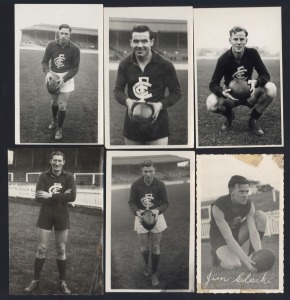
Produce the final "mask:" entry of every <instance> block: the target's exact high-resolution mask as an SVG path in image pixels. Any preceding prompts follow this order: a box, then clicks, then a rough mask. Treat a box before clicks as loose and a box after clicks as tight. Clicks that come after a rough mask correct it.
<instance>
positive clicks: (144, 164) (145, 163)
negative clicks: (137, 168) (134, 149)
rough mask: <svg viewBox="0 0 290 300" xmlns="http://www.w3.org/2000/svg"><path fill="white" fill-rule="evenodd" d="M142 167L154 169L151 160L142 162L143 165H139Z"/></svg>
mask: <svg viewBox="0 0 290 300" xmlns="http://www.w3.org/2000/svg"><path fill="white" fill-rule="evenodd" d="M144 167H148V168H150V167H154V168H155V166H154V162H153V161H152V160H149V159H148V160H144V161H143V163H142V164H141V168H144Z"/></svg>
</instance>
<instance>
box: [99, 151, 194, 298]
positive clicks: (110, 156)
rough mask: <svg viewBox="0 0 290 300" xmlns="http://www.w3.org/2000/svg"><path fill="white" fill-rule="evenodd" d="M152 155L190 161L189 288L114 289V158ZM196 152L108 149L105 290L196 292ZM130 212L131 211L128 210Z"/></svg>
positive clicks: (147, 156)
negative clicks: (112, 228)
mask: <svg viewBox="0 0 290 300" xmlns="http://www.w3.org/2000/svg"><path fill="white" fill-rule="evenodd" d="M151 155H175V156H180V157H184V158H186V159H189V161H190V224H189V226H190V228H189V262H188V264H189V265H188V266H189V283H188V284H189V289H184V290H181V289H180V290H158V289H157V290H156V289H142V290H138V289H132V290H131V289H112V287H111V270H112V269H111V268H112V266H111V213H112V211H111V203H112V198H111V191H112V190H111V187H112V160H113V158H114V157H127V156H129V157H132V156H138V157H144V159H145V157H146V158H147V159H148V158H149V157H150V156H151ZM195 173H196V171H195V152H194V151H190V152H189V151H188V152H185V151H175V152H174V151H146V152H142V151H107V157H106V261H105V270H106V278H105V291H106V292H126V293H127V292H130V293H136V292H141V293H144V292H146V293H149V292H152V293H156V292H194V291H195V259H196V254H195ZM128 213H129V212H128Z"/></svg>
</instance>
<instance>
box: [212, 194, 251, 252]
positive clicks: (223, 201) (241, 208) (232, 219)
mask: <svg viewBox="0 0 290 300" xmlns="http://www.w3.org/2000/svg"><path fill="white" fill-rule="evenodd" d="M213 205H216V206H217V207H218V208H219V209H220V210H221V211H222V212H223V214H224V218H225V221H226V222H227V223H228V225H229V227H230V228H231V230H232V233H233V236H234V238H235V239H236V240H237V239H238V234H239V229H240V226H241V224H242V222H244V221H245V220H246V216H247V215H248V213H249V212H250V210H251V205H252V204H251V201H250V200H247V203H246V204H245V205H238V206H233V204H232V201H231V196H230V195H226V196H222V197H220V198H218V199H217V200H216V201H215V202H214V203H213V204H212V207H213ZM209 235H210V242H211V244H212V247H213V248H216V249H217V248H218V247H216V245H219V246H222V245H226V244H227V243H226V241H225V239H224V237H223V235H222V233H221V231H220V229H219V228H218V226H217V224H216V221H215V219H214V217H213V214H212V212H211V221H210V233H209ZM216 249H215V250H216Z"/></svg>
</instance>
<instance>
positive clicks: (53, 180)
mask: <svg viewBox="0 0 290 300" xmlns="http://www.w3.org/2000/svg"><path fill="white" fill-rule="evenodd" d="M64 164H65V157H64V154H63V153H62V152H59V151H57V152H52V153H51V156H50V168H49V169H48V170H47V171H45V172H43V173H42V174H40V176H39V180H38V183H37V185H36V194H35V196H36V201H37V202H40V203H42V205H41V208H40V212H39V217H38V221H37V223H36V226H37V229H38V247H37V252H36V257H35V261H34V278H33V280H32V282H31V283H30V285H29V286H28V287H26V288H25V292H27V293H30V292H32V291H34V290H35V289H37V288H38V286H39V277H40V273H41V270H42V267H43V265H44V262H45V257H46V251H47V248H48V243H49V238H50V233H51V230H52V229H53V228H54V232H55V242H56V254H57V259H56V262H57V268H58V272H59V280H60V286H59V288H60V291H61V292H62V293H63V294H67V295H69V294H71V291H70V290H69V289H68V287H67V285H66V282H65V273H66V249H65V246H66V242H67V237H68V229H69V212H68V209H67V203H68V202H73V201H75V198H76V183H75V179H74V176H73V175H72V174H71V173H69V172H66V171H65V170H64V168H63V166H64Z"/></svg>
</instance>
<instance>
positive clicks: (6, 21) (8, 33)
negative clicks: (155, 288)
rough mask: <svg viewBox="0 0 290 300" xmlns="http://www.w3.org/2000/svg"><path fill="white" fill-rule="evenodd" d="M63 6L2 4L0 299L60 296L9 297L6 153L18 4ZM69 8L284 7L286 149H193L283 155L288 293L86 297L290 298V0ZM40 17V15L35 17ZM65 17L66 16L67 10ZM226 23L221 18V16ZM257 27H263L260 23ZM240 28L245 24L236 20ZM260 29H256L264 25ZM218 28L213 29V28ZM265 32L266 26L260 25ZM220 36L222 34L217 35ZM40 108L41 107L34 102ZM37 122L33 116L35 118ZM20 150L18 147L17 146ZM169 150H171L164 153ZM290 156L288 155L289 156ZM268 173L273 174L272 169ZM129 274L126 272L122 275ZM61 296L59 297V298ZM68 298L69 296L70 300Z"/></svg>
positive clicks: (185, 0)
mask: <svg viewBox="0 0 290 300" xmlns="http://www.w3.org/2000/svg"><path fill="white" fill-rule="evenodd" d="M53 2H54V3H59V2H57V1H51V2H50V1H46V2H45V1H41V0H38V1H35V0H30V1H28V0H26V1H21V0H18V1H17V2H16V1H15V0H0V20H1V25H0V40H1V45H0V62H1V64H0V195H1V196H0V243H1V244H0V299H1V300H2V299H3V300H5V299H56V298H55V297H56V296H9V291H8V287H9V282H8V274H9V265H8V263H9V244H8V202H7V199H8V184H7V149H8V148H11V147H15V142H14V140H15V139H14V4H15V3H19V4H22V3H23V4H24V3H35V4H36V3H38V4H45V3H49V4H52V3H53ZM61 3H67V4H78V3H80V4H84V3H88V4H97V3H99V4H100V3H102V4H104V7H117V6H124V7H126V6H194V8H209V7H258V6H282V34H283V52H282V54H283V98H284V104H283V105H284V145H285V146H284V147H282V148H281V147H276V148H274V147H271V148H242V149H241V148H239V149H235V148H232V149H197V150H196V149H192V150H196V153H197V154H212V153H213V154H221V153H224V154H231V153H241V154H243V153H247V154H248V153H253V154H254V153H268V154H272V153H284V154H285V174H284V177H285V178H284V184H285V188H284V190H285V195H284V201H285V202H284V207H285V212H284V214H285V245H284V253H285V262H284V285H285V286H284V290H285V293H284V294H274V295H273V294H272V295H271V294H269V295H265V294H264V295H262V294H257V295H255V294H251V295H245V294H234V295H233V294H225V295H221V294H219V295H212V294H196V293H159V294H156V293H147V294H145V293H144V294H140V293H138V294H137V293H105V295H103V296H86V299H88V298H90V299H93V297H97V298H98V299H104V300H109V299H118V300H119V299H120V300H123V299H126V300H127V299H128V300H130V299H166V300H172V299H221V298H222V299H265V300H266V299H272V298H275V299H287V298H289V296H290V291H289V288H290V283H289V271H288V269H289V266H290V262H289V258H288V253H289V243H288V241H289V237H290V234H289V233H287V228H288V227H289V226H290V220H288V218H287V214H288V211H289V204H288V198H289V196H290V185H289V184H288V178H290V177H289V176H290V175H289V172H290V166H289V163H288V161H289V157H288V155H290V153H289V152H290V144H289V142H290V138H289V131H290V122H289V121H288V115H289V114H290V104H289V100H288V98H289V96H288V95H289V94H290V84H289V82H290V62H289V58H290V38H289V30H290V0H277V1H275V0H262V1H261V0H243V1H242V0H236V1H230V0H219V1H217V0H191V1H189V0H166V1H165V0H147V1H143V2H142V1H139V2H137V1H136V0H135V1H134V0H123V1H122V0H100V1H97V0H95V1H92V0H86V1H80V0H78V1H74V0H71V1H61ZM36 13H37V12H36ZM64 14H65V11H64ZM221 18H222V16H221ZM257 22H261V21H260V20H259V21H257ZM237 23H242V20H239V19H238V16H237ZM260 25H261V24H260V23H259V24H257V26H260ZM212 28H213V30H215V29H214V24H212ZM261 28H263V26H261ZM261 34H267V28H264V29H263V30H261ZM217 36H218V32H217ZM35 105H37V103H35ZM31 117H33V116H31ZM18 147H19V146H18ZM166 150H167V149H166ZM288 153H289V154H288ZM269 171H270V170H269ZM124 271H125V270H124ZM73 297H74V298H75V299H84V298H85V296H73ZM59 298H62V297H57V299H59ZM67 298H68V297H67Z"/></svg>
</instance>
